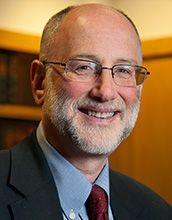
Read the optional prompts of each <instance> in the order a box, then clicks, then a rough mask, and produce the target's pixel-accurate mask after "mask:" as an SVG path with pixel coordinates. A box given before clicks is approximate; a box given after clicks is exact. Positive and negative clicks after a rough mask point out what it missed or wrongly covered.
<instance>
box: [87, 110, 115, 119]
mask: <svg viewBox="0 0 172 220" xmlns="http://www.w3.org/2000/svg"><path fill="white" fill-rule="evenodd" d="M88 115H89V116H93V117H96V118H102V119H104V118H111V117H113V116H114V112H95V111H88Z"/></svg>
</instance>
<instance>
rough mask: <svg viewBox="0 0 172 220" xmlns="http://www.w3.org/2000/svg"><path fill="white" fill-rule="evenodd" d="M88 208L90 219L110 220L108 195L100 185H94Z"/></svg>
mask: <svg viewBox="0 0 172 220" xmlns="http://www.w3.org/2000/svg"><path fill="white" fill-rule="evenodd" d="M87 208H88V215H89V219H90V220H108V205H107V195H106V192H105V191H104V190H103V189H102V188H101V187H100V186H98V185H93V187H92V190H91V193H90V195H89V197H88V200H87Z"/></svg>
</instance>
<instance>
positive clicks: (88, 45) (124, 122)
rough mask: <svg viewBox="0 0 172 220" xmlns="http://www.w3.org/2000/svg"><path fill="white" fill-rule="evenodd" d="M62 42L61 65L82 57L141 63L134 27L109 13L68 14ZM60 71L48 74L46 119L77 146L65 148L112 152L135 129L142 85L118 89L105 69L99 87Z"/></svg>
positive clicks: (56, 50)
mask: <svg viewBox="0 0 172 220" xmlns="http://www.w3.org/2000/svg"><path fill="white" fill-rule="evenodd" d="M69 18H70V19H69ZM62 33H65V37H64V35H63V34H62ZM59 42H60V43H59ZM56 43H57V45H56V46H53V49H52V51H53V54H54V55H53V56H54V57H53V58H51V60H52V59H53V61H57V62H66V61H67V60H69V59H71V58H82V59H87V60H88V59H89V60H92V61H97V62H99V63H101V64H102V66H107V67H112V66H113V65H114V64H117V63H129V64H140V62H141V61H140V51H141V50H140V45H139V41H138V38H137V35H136V33H135V31H134V29H133V27H132V26H131V24H130V23H129V22H128V21H127V20H126V19H125V18H124V17H123V16H121V15H119V14H115V13H114V12H112V11H111V10H107V9H100V8H99V9H96V8H89V10H88V9H87V10H86V9H85V10H82V8H81V9H80V10H78V11H76V12H75V14H74V13H73V14H72V13H71V14H70V15H67V16H66V18H65V19H64V22H63V24H62V26H61V30H60V32H59V34H58V36H57V42H56ZM54 67H55V66H54ZM55 68H56V67H55ZM58 71H61V72H62V70H59V68H57V70H54V69H53V68H50V69H49V70H48V72H47V77H46V82H45V100H44V104H43V115H44V117H45V118H46V119H47V120H49V121H50V123H52V124H53V126H54V127H55V129H56V133H57V134H58V136H59V135H61V136H66V138H67V139H69V140H70V143H71V145H70V146H63V147H72V146H75V148H76V147H77V149H78V150H79V151H82V152H86V153H91V154H109V153H111V152H112V151H113V150H114V149H115V148H116V147H117V146H118V145H119V143H120V142H121V141H122V140H123V139H124V138H125V137H127V136H128V134H129V133H130V132H131V130H132V128H133V127H134V124H135V121H136V118H137V115H138V111H139V102H140V101H139V99H140V93H141V86H137V87H126V86H125V87H123V86H118V85H116V84H115V83H114V82H113V79H112V75H111V71H109V70H105V69H104V70H103V71H102V73H101V76H100V77H99V79H98V80H97V81H96V82H93V83H83V82H76V81H70V80H66V79H65V78H63V77H62V76H61V75H60V74H57V72H58ZM57 144H58V140H57Z"/></svg>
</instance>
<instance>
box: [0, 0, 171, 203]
mask: <svg viewBox="0 0 172 220" xmlns="http://www.w3.org/2000/svg"><path fill="white" fill-rule="evenodd" d="M88 2H89V3H90V2H94V3H103V4H107V5H110V6H114V7H116V8H118V9H121V10H122V11H124V12H125V13H126V14H127V15H129V17H130V18H131V19H132V20H133V21H134V23H135V24H136V26H137V28H138V31H139V33H140V36H141V40H142V44H143V56H144V65H145V66H146V67H147V68H148V69H149V71H150V72H151V75H150V76H149V77H148V79H147V80H146V81H145V85H144V89H143V97H142V103H141V111H140V114H139V119H138V122H137V124H136V127H135V129H134V131H133V132H132V134H131V136H130V137H129V138H128V139H127V140H126V141H124V143H122V144H121V146H120V147H119V148H118V149H117V150H116V151H115V152H114V153H113V155H112V156H111V157H110V165H111V168H112V169H114V170H119V171H120V172H123V173H125V174H127V175H129V176H131V177H134V178H135V179H137V180H139V181H140V182H143V183H144V184H146V185H148V186H149V187H151V188H152V189H154V190H155V191H156V192H158V193H159V194H160V195H161V196H162V197H163V198H165V199H166V200H167V201H168V202H169V203H171V204H172V174H171V173H172V172H171V168H172V128H171V127H172V85H171V83H172V13H171V11H172V1H171V0H164V1H162V0H145V1H142V0H99V1H86V0H83V1H75V0H68V1H67V0H63V1H62V0H48V1H47V0H25V1H22V0H8V1H5V0H0V15H1V18H0V148H11V147H12V146H13V145H14V144H15V143H17V142H18V141H19V140H20V139H22V138H23V137H24V136H26V135H27V134H28V133H30V132H31V130H32V129H33V127H35V126H36V125H37V123H38V121H39V120H40V118H41V113H40V109H39V108H38V107H36V106H35V104H34V101H33V99H32V94H31V90H30V82H29V66H30V62H31V60H32V59H34V58H36V57H37V56H38V51H39V42H40V36H41V32H42V30H43V27H44V25H45V23H46V22H47V20H48V19H49V18H50V17H51V16H52V15H53V14H55V13H56V12H57V11H59V10H61V9H63V8H64V7H66V6H69V5H72V4H80V3H88Z"/></svg>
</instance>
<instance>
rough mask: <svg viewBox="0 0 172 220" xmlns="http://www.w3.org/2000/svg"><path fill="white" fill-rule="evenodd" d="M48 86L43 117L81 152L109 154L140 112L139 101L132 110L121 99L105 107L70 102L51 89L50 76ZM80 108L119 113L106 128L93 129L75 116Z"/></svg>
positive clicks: (58, 90)
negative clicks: (109, 110)
mask: <svg viewBox="0 0 172 220" xmlns="http://www.w3.org/2000/svg"><path fill="white" fill-rule="evenodd" d="M47 84H48V87H47V90H46V91H45V92H46V93H45V101H44V105H43V111H44V114H46V115H47V117H48V118H49V119H50V121H51V123H52V124H53V125H54V126H55V128H56V129H57V131H58V133H61V134H63V135H65V136H66V137H70V138H71V142H72V143H73V144H75V146H77V147H78V148H79V149H80V150H82V151H83V152H86V153H89V154H99V155H105V154H110V153H111V152H112V151H114V150H115V149H116V148H117V146H118V145H119V144H120V143H121V142H122V141H123V140H124V139H125V138H126V137H128V135H129V134H130V133H131V131H132V129H133V127H134V125H135V122H136V119H137V116H138V112H139V107H140V100H139V98H137V101H136V102H135V103H134V104H133V105H132V106H126V104H125V102H124V101H123V100H122V98H121V99H120V100H114V101H111V102H108V103H100V102H97V101H95V100H91V99H89V98H86V97H80V98H79V99H78V100H73V99H71V98H69V97H68V95H67V94H66V93H65V91H64V90H62V89H61V88H56V87H55V86H54V84H53V81H52V79H51V74H49V75H47ZM81 106H93V107H94V106H95V107H97V108H99V107H104V108H113V109H120V110H121V112H122V113H121V114H120V115H118V117H117V118H116V119H115V120H114V121H115V122H112V124H111V125H109V126H98V125H96V126H93V125H91V124H89V123H88V122H86V121H85V120H84V119H83V118H82V117H81V116H80V115H79V114H78V107H81Z"/></svg>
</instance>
